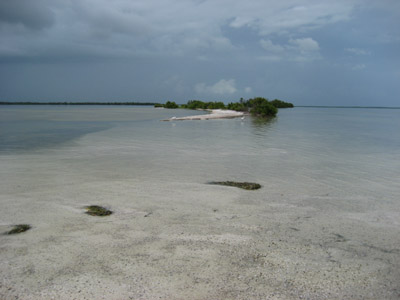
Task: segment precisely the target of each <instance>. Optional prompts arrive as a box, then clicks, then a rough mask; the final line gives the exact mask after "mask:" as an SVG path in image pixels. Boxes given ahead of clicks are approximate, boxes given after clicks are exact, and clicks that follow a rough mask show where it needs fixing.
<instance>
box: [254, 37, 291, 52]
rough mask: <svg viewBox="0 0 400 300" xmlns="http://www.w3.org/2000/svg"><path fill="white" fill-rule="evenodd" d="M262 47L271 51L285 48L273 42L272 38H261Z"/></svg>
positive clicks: (279, 50)
mask: <svg viewBox="0 0 400 300" xmlns="http://www.w3.org/2000/svg"><path fill="white" fill-rule="evenodd" d="M260 44H261V47H263V48H264V50H267V51H269V52H278V53H279V52H284V51H285V48H284V47H282V46H281V45H277V44H274V43H273V42H271V40H261V41H260Z"/></svg>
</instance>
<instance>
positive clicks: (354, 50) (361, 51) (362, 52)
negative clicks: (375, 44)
mask: <svg viewBox="0 0 400 300" xmlns="http://www.w3.org/2000/svg"><path fill="white" fill-rule="evenodd" d="M345 50H346V51H347V52H350V53H352V54H355V55H370V54H371V52H370V51H367V50H364V49H360V48H347V49H345Z"/></svg>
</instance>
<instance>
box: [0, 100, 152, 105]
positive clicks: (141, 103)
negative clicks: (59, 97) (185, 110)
mask: <svg viewBox="0 0 400 300" xmlns="http://www.w3.org/2000/svg"><path fill="white" fill-rule="evenodd" d="M155 104H156V103H155V102H154V103H153V102H31V101H26V102H8V101H7V102H6V101H3V102H0V105H145V106H150V105H153V106H154V105H155Z"/></svg>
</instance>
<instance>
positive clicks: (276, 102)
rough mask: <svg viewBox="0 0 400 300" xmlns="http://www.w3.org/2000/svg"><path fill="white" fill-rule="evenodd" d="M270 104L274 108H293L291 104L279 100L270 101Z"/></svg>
mask: <svg viewBox="0 0 400 300" xmlns="http://www.w3.org/2000/svg"><path fill="white" fill-rule="evenodd" d="M270 103H271V104H272V105H273V106H275V107H276V108H290V107H294V105H293V103H289V102H285V101H282V100H279V99H275V100H272V101H270Z"/></svg>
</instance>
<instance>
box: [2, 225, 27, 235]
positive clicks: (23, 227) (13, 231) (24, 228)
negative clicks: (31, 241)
mask: <svg viewBox="0 0 400 300" xmlns="http://www.w3.org/2000/svg"><path fill="white" fill-rule="evenodd" d="M31 228H32V226H31V225H29V224H18V225H14V227H13V229H11V230H10V231H8V232H7V234H17V233H22V232H25V231H27V230H29V229H31Z"/></svg>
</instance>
